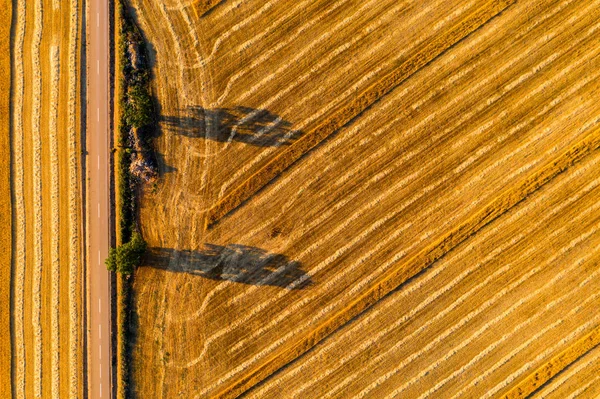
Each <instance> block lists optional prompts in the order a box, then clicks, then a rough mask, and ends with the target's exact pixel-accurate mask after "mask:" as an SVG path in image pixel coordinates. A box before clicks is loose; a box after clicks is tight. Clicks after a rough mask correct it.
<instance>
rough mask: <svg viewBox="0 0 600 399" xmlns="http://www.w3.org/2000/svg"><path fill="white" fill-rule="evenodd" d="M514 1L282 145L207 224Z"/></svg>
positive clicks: (493, 5) (430, 47)
mask: <svg viewBox="0 0 600 399" xmlns="http://www.w3.org/2000/svg"><path fill="white" fill-rule="evenodd" d="M514 1H515V0H494V1H489V2H487V3H486V4H485V5H484V6H482V7H480V8H479V9H478V10H476V11H475V12H473V13H472V14H471V15H469V16H468V17H466V18H465V19H464V20H462V21H461V22H459V23H457V24H456V25H455V26H453V27H452V28H451V29H450V30H449V32H448V33H446V34H445V35H442V36H440V37H437V38H435V39H433V40H432V41H431V42H430V43H428V44H427V45H425V46H424V48H423V49H421V50H420V51H417V52H416V53H415V54H414V55H413V56H411V57H410V58H408V59H407V60H404V61H401V62H400V64H399V65H398V67H397V68H396V69H394V70H393V71H392V72H390V73H389V74H388V75H386V76H384V77H383V78H382V79H381V80H379V81H378V82H376V83H374V84H373V85H371V86H370V87H369V88H367V89H366V90H365V91H363V92H362V93H361V94H360V95H358V96H357V97H356V98H355V99H354V100H353V101H351V102H348V103H347V104H345V105H343V106H342V107H340V108H339V109H338V110H337V111H336V112H334V113H333V115H331V116H330V117H329V118H328V119H326V120H325V121H324V122H322V123H321V124H319V125H318V126H317V127H316V128H314V129H313V130H311V131H308V132H307V133H306V134H305V135H304V136H302V137H301V138H300V139H298V140H297V141H296V142H294V143H293V144H292V145H290V146H289V147H287V148H286V150H285V151H283V152H282V153H281V154H280V155H278V156H277V157H275V158H273V159H272V160H271V161H269V162H268V163H267V164H266V165H265V166H263V167H262V168H261V169H260V170H258V171H257V172H256V173H255V174H253V175H252V176H250V177H249V178H248V179H247V180H246V181H244V182H243V183H242V184H240V185H239V186H238V187H236V188H235V189H234V190H232V192H230V193H229V194H228V195H226V196H225V197H223V198H222V199H221V200H219V201H218V202H217V203H216V204H215V205H214V206H213V207H212V208H210V209H209V210H208V212H207V214H206V223H207V226H212V225H214V224H215V223H216V222H218V221H219V220H220V219H221V218H223V217H224V216H225V215H227V214H228V213H229V212H231V211H232V210H234V209H235V208H237V207H238V206H239V205H241V204H242V203H243V202H244V201H246V200H247V199H248V198H250V197H251V196H252V195H254V194H255V193H256V192H258V191H259V190H260V189H261V188H263V187H264V186H265V185H267V184H268V183H269V182H270V181H271V180H273V179H274V178H275V177H277V176H278V175H279V174H281V173H282V172H283V171H284V170H286V169H287V168H288V167H290V166H291V165H292V164H293V163H295V162H296V161H297V160H299V159H300V158H301V157H302V156H303V155H304V154H305V153H307V152H308V151H310V150H311V149H313V148H314V147H316V146H317V145H318V144H319V143H320V142H322V141H323V140H325V139H326V138H327V137H329V136H330V135H331V134H333V133H334V132H335V131H337V130H339V129H340V128H342V127H344V126H345V125H347V124H348V123H350V122H351V121H352V120H353V119H354V118H356V117H357V116H358V115H360V114H361V113H362V112H364V111H365V110H367V109H368V108H369V107H371V106H372V105H373V104H375V103H376V102H377V101H378V100H379V99H381V98H382V97H383V96H385V95H386V94H388V93H389V92H390V91H392V90H393V89H394V88H396V87H397V86H399V85H400V84H401V83H402V82H404V81H405V80H406V79H408V78H409V77H410V76H411V75H413V74H414V73H416V72H417V71H418V70H419V69H421V68H423V67H424V66H426V65H427V64H429V63H430V62H431V61H433V60H434V59H435V58H437V57H438V56H439V55H440V54H442V53H443V52H444V51H446V50H448V49H449V48H450V47H452V46H454V45H455V44H456V43H458V42H459V41H461V40H462V39H464V38H465V37H467V36H468V35H470V34H471V33H473V32H474V31H475V30H477V29H478V28H479V27H481V26H482V25H483V24H484V23H486V22H487V21H489V20H490V19H491V18H493V17H494V16H496V15H497V14H498V13H500V12H501V11H503V10H504V9H506V8H507V7H508V6H510V5H511V4H513V3H514Z"/></svg>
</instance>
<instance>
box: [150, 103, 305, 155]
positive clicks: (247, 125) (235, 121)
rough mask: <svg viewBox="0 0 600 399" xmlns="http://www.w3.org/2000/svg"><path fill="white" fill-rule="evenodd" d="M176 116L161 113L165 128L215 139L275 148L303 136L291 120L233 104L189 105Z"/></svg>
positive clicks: (184, 134) (178, 132) (181, 133)
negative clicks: (223, 106)
mask: <svg viewBox="0 0 600 399" xmlns="http://www.w3.org/2000/svg"><path fill="white" fill-rule="evenodd" d="M182 114H183V115H178V116H162V117H161V122H162V125H163V127H164V128H165V130H166V131H168V132H172V133H175V134H180V135H183V136H186V137H193V138H203V139H208V140H214V141H218V142H223V143H225V142H232V141H239V142H241V143H245V144H249V145H254V146H259V147H274V146H281V145H289V144H291V143H292V142H293V141H295V140H296V139H297V138H299V137H300V136H301V135H302V132H301V131H299V130H293V129H292V123H291V122H288V121H286V120H283V119H282V118H281V117H280V116H278V115H275V114H273V113H271V112H269V111H267V110H264V109H254V108H249V107H242V106H236V107H232V108H215V109H206V108H202V107H199V106H192V107H188V108H186V109H185V110H183V112H182Z"/></svg>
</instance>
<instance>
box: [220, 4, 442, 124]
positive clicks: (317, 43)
mask: <svg viewBox="0 0 600 399" xmlns="http://www.w3.org/2000/svg"><path fill="white" fill-rule="evenodd" d="M374 4H377V1H375V0H371V1H368V2H366V3H363V4H362V5H361V7H360V8H357V9H356V10H354V12H353V13H352V15H350V16H348V17H346V18H344V19H342V20H341V21H339V22H338V23H336V24H335V25H334V26H332V27H331V28H330V29H329V30H327V31H326V32H324V33H322V34H321V35H320V36H319V37H315V38H314V39H313V40H312V41H311V42H310V43H308V44H306V45H305V46H303V47H302V49H301V50H300V51H297V52H295V53H294V56H293V57H292V58H290V59H289V60H288V61H287V62H286V63H284V64H283V65H281V66H280V67H279V68H278V69H276V70H274V71H272V72H271V73H269V74H268V75H266V76H264V77H263V78H262V79H261V80H260V81H257V82H256V83H254V84H253V86H252V87H249V88H248V89H246V90H244V91H243V92H240V93H239V95H238V96H237V97H236V98H235V101H234V102H235V103H237V104H243V103H244V101H245V100H247V99H248V98H249V97H250V96H251V95H252V94H255V93H256V92H257V91H259V90H261V89H264V87H267V86H268V84H269V82H271V81H272V80H274V79H275V78H276V77H277V76H280V75H281V74H282V72H283V71H285V70H287V69H290V68H291V67H293V66H296V65H297V64H298V62H300V61H301V60H302V59H306V56H307V55H308V54H311V53H314V52H315V51H316V50H315V48H317V50H318V47H321V46H322V45H323V43H324V42H327V40H329V39H331V38H334V37H335V35H336V33H338V32H340V31H342V30H343V29H345V28H347V27H348V26H355V25H356V20H357V19H359V18H360V17H361V16H363V15H364V14H365V13H366V12H368V11H369V8H372V7H373V5H374ZM337 7H339V5H338V3H335V4H334V5H333V7H332V8H331V9H330V10H327V11H326V12H325V13H324V14H322V15H319V16H317V17H316V18H311V19H310V20H309V21H307V22H306V23H305V24H303V25H302V26H300V27H299V29H298V30H297V31H296V32H294V33H293V34H291V35H289V37H286V39H285V40H283V41H282V43H281V44H283V46H282V48H283V47H284V46H285V45H288V44H289V43H290V42H291V41H292V40H291V39H293V38H294V37H295V36H296V35H300V34H301V33H303V31H304V30H305V29H308V28H310V27H311V26H312V25H313V24H315V23H317V22H319V20H320V19H321V18H323V17H325V16H326V15H328V13H329V12H332V11H333V10H335V9H336V8H337ZM403 8H404V9H405V8H406V3H405V2H400V3H399V4H398V5H396V6H395V7H393V8H392V9H391V10H387V11H386V12H385V13H382V14H381V16H380V17H378V18H377V19H375V20H374V21H373V22H372V23H371V24H370V25H369V26H367V27H365V28H364V29H361V30H360V31H361V32H362V34H357V35H355V36H353V37H352V38H351V39H350V40H349V41H347V42H344V43H341V44H340V45H339V46H338V47H337V48H335V49H331V50H330V51H328V52H327V53H326V54H325V55H324V56H323V57H322V58H320V59H319V62H318V63H317V64H316V65H313V66H311V68H310V69H309V71H308V72H307V73H305V74H303V75H302V76H300V77H297V78H295V79H294V81H293V82H289V85H288V86H287V87H286V90H284V91H282V92H279V93H277V96H276V97H272V98H270V99H269V100H268V101H267V102H264V103H261V104H260V105H258V106H257V107H256V108H260V109H268V107H269V106H270V105H271V104H273V103H275V102H276V101H278V100H279V99H280V98H281V97H283V95H285V94H287V93H289V92H291V91H292V90H293V89H295V88H297V87H298V86H300V85H301V84H302V83H303V82H305V81H306V80H307V79H308V78H309V77H311V76H312V75H314V73H315V72H317V71H319V70H321V69H323V66H324V65H326V64H328V63H329V62H330V61H331V60H332V59H333V58H334V57H336V56H337V55H339V54H341V53H342V52H344V51H346V50H348V49H349V48H351V47H352V46H353V45H354V44H356V43H357V42H359V41H360V40H363V39H364V38H366V37H367V36H368V35H369V34H368V33H367V32H372V31H374V30H376V28H378V27H380V26H381V25H383V24H384V23H385V22H388V20H390V19H391V18H393V17H397V16H398V14H397V13H398V12H399V11H401V10H403ZM431 8H432V6H431V5H429V6H428V7H426V8H424V9H423V10H422V11H421V12H420V13H419V15H421V14H425V13H427V12H429V11H430V10H431ZM413 20H414V19H413ZM411 22H413V21H407V25H410V24H411ZM383 43H385V41H384V42H383ZM380 45H381V44H380ZM278 48H279V46H275V47H274V48H273V49H271V50H270V51H268V52H265V53H263V54H262V55H261V57H258V58H257V59H255V60H254V61H253V62H252V63H251V64H250V65H249V66H248V67H245V68H244V69H242V70H241V71H239V72H238V73H236V74H234V75H232V76H231V77H230V78H229V79H228V80H227V84H226V86H225V89H224V90H223V92H222V93H221V95H220V96H219V99H218V100H217V101H216V102H215V103H213V104H211V107H217V106H219V105H220V104H221V103H222V102H223V101H224V100H225V98H226V97H227V96H228V95H229V93H230V91H231V89H232V87H233V84H234V83H235V82H236V81H237V80H238V79H239V78H240V77H241V76H243V75H245V74H247V73H248V72H250V71H252V70H253V69H254V68H256V67H257V66H258V65H259V64H261V63H262V62H264V61H265V60H266V59H268V58H269V57H268V55H271V54H274V53H275V51H276V50H277V49H278ZM404 52H406V49H403V50H402V53H404ZM357 56H361V57H364V56H365V55H364V54H357ZM364 58H367V57H364ZM357 62H358V60H357ZM258 112H259V111H255V112H253V113H251V114H249V115H247V116H246V117H245V118H244V120H241V121H240V122H238V125H239V124H241V123H244V122H245V121H246V120H248V119H250V118H254V117H255V116H256V114H257V113H258Z"/></svg>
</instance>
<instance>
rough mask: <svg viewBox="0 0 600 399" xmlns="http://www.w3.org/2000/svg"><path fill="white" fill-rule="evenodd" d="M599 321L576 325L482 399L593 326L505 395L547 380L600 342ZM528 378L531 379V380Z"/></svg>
mask: <svg viewBox="0 0 600 399" xmlns="http://www.w3.org/2000/svg"><path fill="white" fill-rule="evenodd" d="M599 295H600V294H595V295H593V297H595V298H596V297H598V296H599ZM578 308H579V307H577V308H575V309H578ZM599 322H600V316H596V317H594V318H593V319H591V320H590V321H588V322H587V323H585V324H582V325H581V326H580V327H578V328H577V329H576V330H574V331H573V332H571V333H570V334H569V335H567V336H566V337H564V338H562V339H560V340H559V341H558V342H556V343H555V344H554V345H553V346H551V347H550V348H548V349H546V350H545V351H543V352H542V353H540V354H539V355H538V356H536V357H535V358H534V359H532V360H530V361H529V362H527V363H525V364H524V365H523V366H521V367H520V368H519V369H518V370H516V371H515V372H513V373H512V374H511V375H509V376H508V377H507V378H505V379H504V380H502V381H501V382H500V383H498V384H497V385H496V386H494V387H493V388H492V389H490V390H489V391H488V392H486V393H485V395H483V396H482V399H488V398H491V397H493V396H495V395H496V394H497V393H498V392H499V391H501V390H502V389H504V388H506V387H508V386H509V385H510V384H511V383H513V382H514V381H515V380H516V379H517V378H519V377H520V376H521V375H523V374H524V373H525V372H527V371H529V370H530V369H531V368H532V367H533V366H534V365H535V364H537V363H539V362H540V361H543V360H544V359H546V358H547V357H548V356H551V355H552V353H554V352H556V351H557V350H558V349H559V348H560V347H561V346H564V345H566V344H568V343H569V342H570V341H572V340H573V339H574V338H576V337H577V336H579V335H581V334H582V333H585V331H586V330H589V329H590V327H595V329H593V330H592V331H591V332H590V333H588V334H587V335H586V336H584V337H583V338H581V339H580V340H579V341H578V342H576V343H575V344H574V345H572V346H570V347H568V348H567V349H565V350H564V351H563V352H562V353H561V354H559V355H558V356H556V358H553V359H551V360H550V361H548V362H547V363H546V364H544V365H543V366H542V367H540V369H538V370H537V371H536V372H534V374H533V376H532V377H531V376H530V377H528V378H526V379H525V380H524V381H522V382H521V383H519V385H518V386H517V387H516V388H515V389H516V391H515V390H513V389H511V392H509V394H507V395H506V396H505V397H520V396H519V393H518V392H526V391H529V390H531V389H533V387H535V386H537V384H538V383H539V381H540V380H546V381H547V379H548V378H550V377H547V376H548V375H550V376H553V375H554V374H555V373H554V374H553V372H554V371H555V369H556V372H558V371H560V370H562V369H563V368H564V367H566V366H567V365H568V364H570V363H572V362H573V361H574V360H575V359H577V357H579V356H581V355H583V354H584V353H586V352H587V351H588V350H590V349H591V348H593V347H594V346H595V345H597V344H598V343H599V342H600V328H598V323H599ZM561 366H562V368H560V369H559V367H561ZM536 373H537V374H536ZM544 374H546V376H544ZM536 376H537V380H536V379H535V378H536ZM530 378H531V379H533V381H532V380H531V379H530ZM512 392H516V395H517V396H508V395H510V394H512ZM531 392H533V391H531Z"/></svg>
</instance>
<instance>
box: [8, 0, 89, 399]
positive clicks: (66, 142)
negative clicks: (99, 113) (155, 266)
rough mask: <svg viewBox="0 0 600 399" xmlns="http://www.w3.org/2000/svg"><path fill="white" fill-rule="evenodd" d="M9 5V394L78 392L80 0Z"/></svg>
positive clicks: (80, 340) (80, 318)
mask: <svg viewBox="0 0 600 399" xmlns="http://www.w3.org/2000/svg"><path fill="white" fill-rule="evenodd" d="M12 5H13V18H12V23H13V26H12V33H13V37H12V43H11V49H10V54H11V56H12V64H11V76H12V90H11V105H12V112H11V130H10V142H11V145H10V147H9V148H10V150H11V159H12V170H11V189H12V199H13V201H12V211H13V213H12V214H13V216H12V222H13V228H12V232H13V241H12V243H13V246H12V254H13V258H12V306H11V313H10V314H11V318H12V335H11V341H12V349H13V362H12V389H13V395H14V397H16V398H25V397H31V398H33V397H64V398H67V397H71V398H79V397H82V395H83V388H84V386H83V382H84V380H83V377H82V376H83V360H84V358H83V350H84V348H83V320H84V315H83V308H82V306H83V303H82V292H83V280H82V260H83V258H82V249H83V247H82V243H83V241H82V240H81V238H82V234H81V232H82V220H81V217H80V216H81V214H82V208H81V207H82V201H81V198H82V197H81V182H82V179H81V176H82V169H81V143H80V141H81V140H80V137H81V115H80V109H81V106H82V104H81V101H80V88H81V78H82V76H83V75H82V73H81V61H80V57H81V48H82V47H81V43H82V21H83V18H82V16H83V12H84V9H83V5H82V2H80V1H79V0H70V1H57V0H34V1H29V0H27V1H25V0H15V1H13V2H12ZM3 149H4V147H3ZM3 372H4V369H3Z"/></svg>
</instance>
